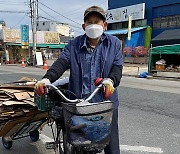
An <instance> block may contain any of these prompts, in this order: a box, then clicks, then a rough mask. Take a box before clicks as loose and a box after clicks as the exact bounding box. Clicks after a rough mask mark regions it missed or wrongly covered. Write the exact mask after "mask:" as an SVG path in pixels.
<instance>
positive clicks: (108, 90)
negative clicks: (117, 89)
mask: <svg viewBox="0 0 180 154" xmlns="http://www.w3.org/2000/svg"><path fill="white" fill-rule="evenodd" d="M101 83H102V84H103V88H102V90H103V93H104V97H105V98H109V97H110V96H111V95H112V94H113V92H114V86H113V81H112V80H111V79H110V78H105V79H102V78H97V79H96V80H95V81H94V84H95V86H98V85H99V84H101Z"/></svg>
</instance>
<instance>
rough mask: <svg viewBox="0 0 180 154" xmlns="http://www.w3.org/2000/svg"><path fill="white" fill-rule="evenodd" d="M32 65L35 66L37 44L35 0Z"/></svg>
mask: <svg viewBox="0 0 180 154" xmlns="http://www.w3.org/2000/svg"><path fill="white" fill-rule="evenodd" d="M32 33H33V65H36V44H37V0H33V25H32Z"/></svg>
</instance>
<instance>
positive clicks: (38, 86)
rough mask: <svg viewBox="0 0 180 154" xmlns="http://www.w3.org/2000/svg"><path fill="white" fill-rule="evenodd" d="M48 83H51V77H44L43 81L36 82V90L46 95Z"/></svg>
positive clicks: (41, 94)
mask: <svg viewBox="0 0 180 154" xmlns="http://www.w3.org/2000/svg"><path fill="white" fill-rule="evenodd" d="M47 84H50V81H49V79H46V78H44V79H42V80H41V81H38V82H37V83H36V85H35V88H34V90H35V92H36V93H37V94H38V95H39V96H43V95H45V93H46V90H45V85H47Z"/></svg>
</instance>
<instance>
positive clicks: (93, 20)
mask: <svg viewBox="0 0 180 154" xmlns="http://www.w3.org/2000/svg"><path fill="white" fill-rule="evenodd" d="M91 24H98V25H100V26H102V27H103V30H104V31H105V30H106V29H107V22H104V21H103V20H102V18H101V16H100V15H99V14H97V13H92V14H90V15H88V16H87V18H86V20H85V22H84V24H83V25H82V27H83V29H84V30H85V28H86V27H87V26H89V25H91Z"/></svg>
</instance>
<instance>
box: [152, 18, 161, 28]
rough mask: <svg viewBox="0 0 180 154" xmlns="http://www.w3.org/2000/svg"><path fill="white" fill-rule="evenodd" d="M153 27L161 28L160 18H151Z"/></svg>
mask: <svg viewBox="0 0 180 154" xmlns="http://www.w3.org/2000/svg"><path fill="white" fill-rule="evenodd" d="M153 28H161V18H155V19H153Z"/></svg>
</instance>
